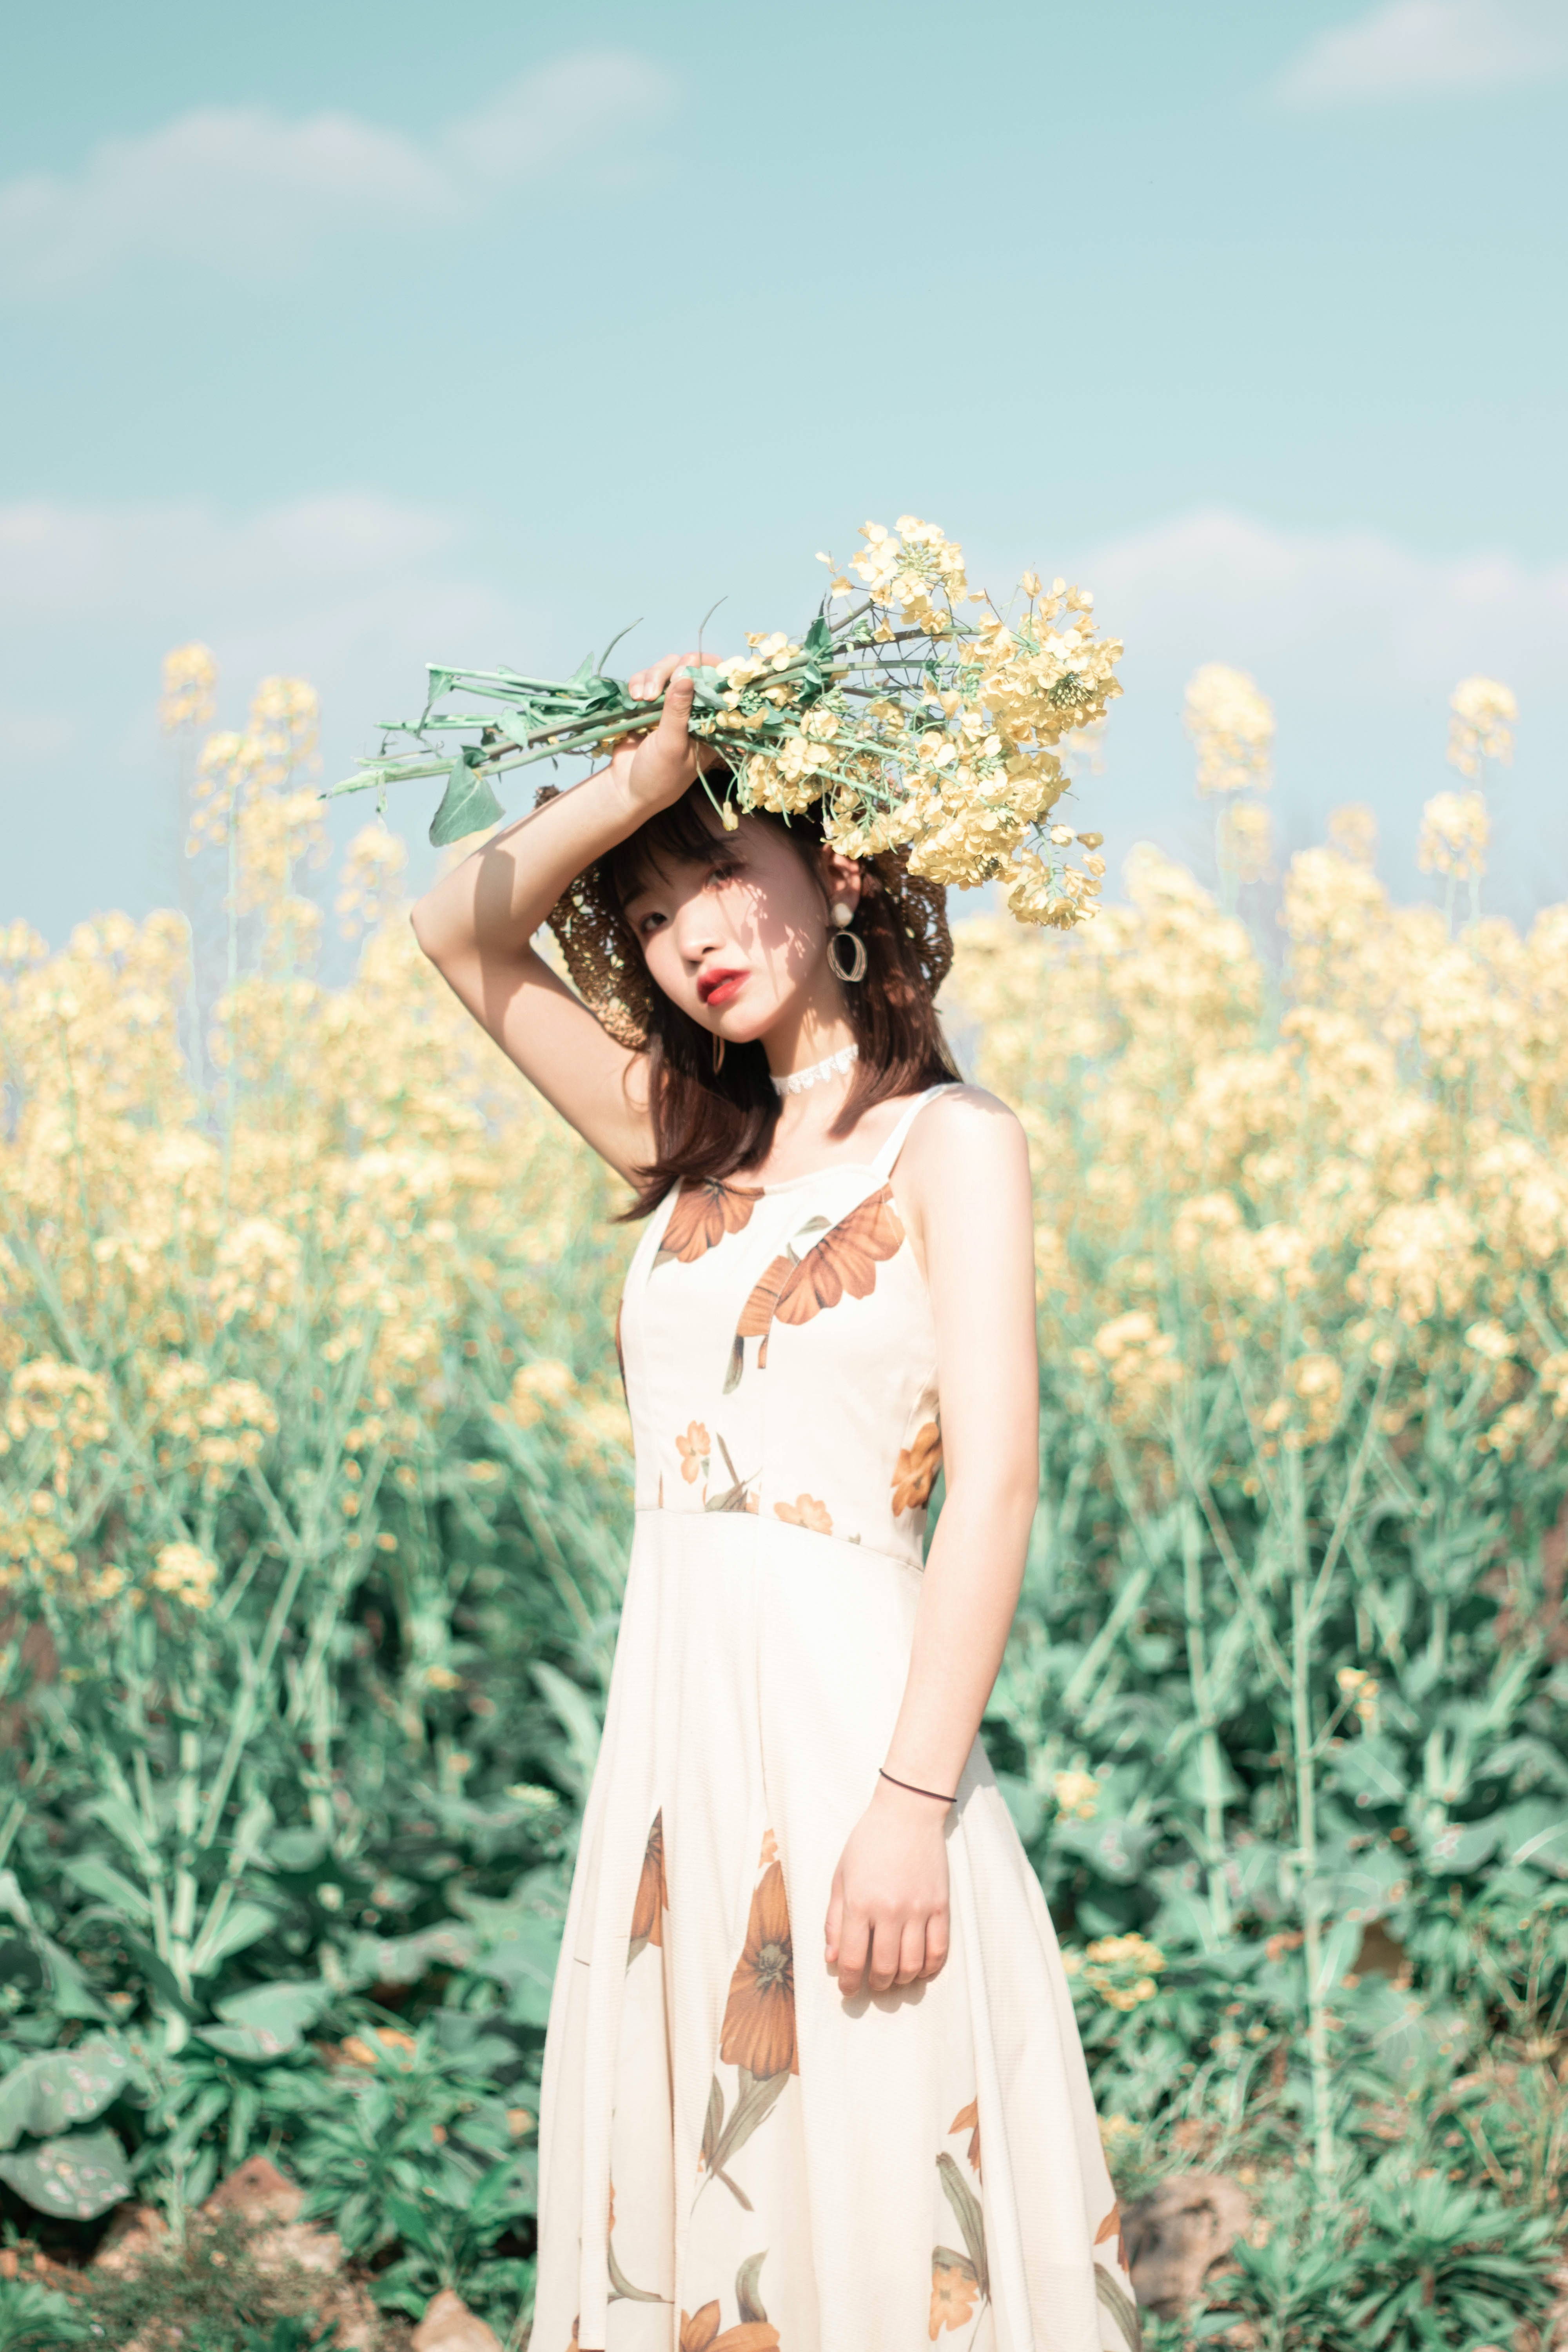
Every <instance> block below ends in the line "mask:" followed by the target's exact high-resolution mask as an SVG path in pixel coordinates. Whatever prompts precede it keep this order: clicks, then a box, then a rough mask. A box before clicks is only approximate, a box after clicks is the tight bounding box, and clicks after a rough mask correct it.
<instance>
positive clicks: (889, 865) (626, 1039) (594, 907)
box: [534, 784, 952, 1053]
mask: <svg viewBox="0 0 1568 2352" xmlns="http://www.w3.org/2000/svg"><path fill="white" fill-rule="evenodd" d="M560 791H561V786H560V785H559V784H542V785H541V786H540V788H539V790H538V792H537V793H535V795H534V806H535V807H536V808H538V807H540V806H542V803H544V802H546V801H550V800H554V799H555V798H556V797H557V796H558V794H559V793H560ZM909 856H910V854H909V851H908V849H907V848H904V849H886V850H883V851H881V852H880V853H879V855H878V856H875V857H864V858H862V859H861V860H860V863H861V865H862V866H863V867H866V868H868V870H869V871H870V872H871V873H873V874H874V875H875V876H876V877H877V879H878V881H879V883H880V884H881V887H882V891H883V894H884V896H885V897H886V898H887V899H888V901H889V905H890V907H891V908H892V909H893V911H894V913H895V914H896V915H897V917H898V919H899V920H900V923H901V924H902V925H903V928H904V929H905V931H906V932H907V933H908V935H909V939H910V944H911V945H912V947H913V948H914V951H915V956H916V960H917V961H918V962H919V964H920V967H921V972H922V973H923V974H924V977H925V983H926V986H927V988H928V989H929V990H930V991H931V994H932V996H934V995H935V994H936V992H937V990H938V989H939V988H940V987H941V986H942V982H943V981H944V980H945V979H946V977H947V973H948V968H949V966H950V965H951V964H952V933H951V932H950V931H949V929H948V928H947V893H946V890H945V889H944V888H943V887H942V884H941V883H940V882H931V881H928V880H927V879H926V877H924V876H923V875H921V874H911V873H910V867H909ZM545 919H546V921H547V922H548V923H549V925H550V928H551V929H552V931H553V932H554V934H555V937H556V939H557V940H558V941H559V943H560V948H561V952H562V955H563V957H564V959H565V962H566V969H567V971H568V972H569V973H570V974H571V977H572V983H573V986H574V988H575V989H576V990H577V992H578V994H579V995H580V996H581V997H582V998H583V1000H584V1003H585V1004H586V1005H587V1006H588V1009H589V1011H590V1012H591V1013H593V1014H594V1015H595V1018H596V1019H597V1021H598V1023H599V1024H600V1026H601V1027H602V1028H605V1029H607V1030H608V1031H609V1033H610V1034H611V1036H612V1037H614V1038H615V1039H616V1043H617V1044H618V1045H626V1046H628V1047H629V1048H630V1049H631V1051H632V1052H634V1053H637V1052H639V1051H640V1050H641V1049H642V1047H643V1046H645V1045H647V1036H648V1026H649V1024H650V1022H651V1020H652V1017H653V998H654V984H653V982H652V981H651V980H649V978H648V976H647V965H646V964H645V963H644V961H643V957H642V950H641V949H640V948H639V947H638V946H637V941H636V940H635V939H634V938H633V937H632V934H631V931H630V929H628V927H627V925H626V919H625V918H624V917H623V915H622V913H621V910H620V906H619V904H618V902H617V900H616V894H615V891H614V889H613V887H611V884H610V879H609V876H608V874H607V873H606V872H605V860H604V859H602V858H595V861H594V863H593V864H592V865H591V866H584V868H583V871H582V873H581V874H579V875H578V876H577V877H576V878H575V880H574V881H572V882H569V883H568V884H567V886H566V887H565V889H564V890H563V892H562V893H561V896H560V898H558V899H557V900H556V902H555V904H554V906H553V907H552V909H551V911H550V913H549V915H548V916H547V917H546V918H545Z"/></svg>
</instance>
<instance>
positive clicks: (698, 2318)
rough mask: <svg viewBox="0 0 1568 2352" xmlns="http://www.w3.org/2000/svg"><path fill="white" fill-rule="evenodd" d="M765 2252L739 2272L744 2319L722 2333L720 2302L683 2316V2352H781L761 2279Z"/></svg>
mask: <svg viewBox="0 0 1568 2352" xmlns="http://www.w3.org/2000/svg"><path fill="white" fill-rule="evenodd" d="M766 2260H767V2256H766V2254H765V2253H762V2254H752V2255H751V2256H750V2258H749V2259H748V2260H747V2261H745V2262H743V2263H742V2264H741V2267H740V2269H739V2271H737V2273H735V2308H736V2310H737V2311H738V2312H739V2314H740V2318H739V2320H738V2322H737V2324H736V2325H735V2326H733V2327H726V2328H725V2330H724V2332H723V2334H722V2335H721V2334H720V2333H719V2327H720V2322H721V2318H722V2316H723V2315H722V2313H721V2311H720V2308H719V2304H718V2299H717V2297H715V2299H714V2300H713V2301H712V2302H711V2303H705V2304H703V2305H700V2308H699V2309H698V2310H696V2311H693V2312H686V2311H683V2312H682V2313H681V2315H680V2352H777V2346H778V2340H779V2332H778V2329H777V2328H776V2327H774V2326H773V2325H772V2323H771V2321H770V2320H769V2318H768V2315H767V2313H766V2312H765V2311H764V2310H763V2306H762V2302H761V2299H760V2296H759V2294H758V2284H757V2282H758V2276H759V2273H761V2270H762V2267H763V2263H764V2262H765V2261H766Z"/></svg>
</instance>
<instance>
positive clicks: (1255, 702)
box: [1185, 662, 1274, 793]
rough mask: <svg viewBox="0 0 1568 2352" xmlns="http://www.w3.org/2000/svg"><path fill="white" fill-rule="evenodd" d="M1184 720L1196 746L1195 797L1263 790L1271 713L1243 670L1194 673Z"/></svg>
mask: <svg viewBox="0 0 1568 2352" xmlns="http://www.w3.org/2000/svg"><path fill="white" fill-rule="evenodd" d="M1185 721H1186V729H1187V732H1188V734H1189V735H1190V736H1191V737H1192V739H1193V741H1194V743H1195V744H1196V746H1197V753H1198V790H1199V792H1200V793H1240V792H1247V791H1248V790H1250V791H1253V792H1266V791H1267V790H1268V784H1269V782H1270V777H1271V769H1270V757H1271V753H1272V750H1273V743H1274V709H1273V705H1272V704H1271V703H1270V702H1269V699H1268V696H1267V695H1266V694H1264V693H1263V692H1262V691H1261V690H1260V688H1258V684H1257V682H1256V680H1255V679H1253V678H1250V677H1248V676H1247V672H1246V671H1245V670H1241V669H1230V668H1228V667H1226V664H1225V663H1224V662H1205V665H1204V667H1203V668H1202V669H1200V670H1197V671H1194V675H1193V677H1192V678H1191V680H1190V681H1189V683H1188V687H1187V699H1186V710H1185Z"/></svg>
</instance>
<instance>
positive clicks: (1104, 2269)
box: [1094, 2199, 1143, 2352]
mask: <svg viewBox="0 0 1568 2352" xmlns="http://www.w3.org/2000/svg"><path fill="white" fill-rule="evenodd" d="M1112 2240H1114V2241H1115V2244H1116V2258H1115V2259H1116V2269H1117V2270H1118V2271H1120V2272H1121V2278H1118V2277H1117V2276H1116V2273H1115V2272H1113V2271H1112V2270H1111V2269H1110V2266H1109V2265H1108V2264H1107V2263H1102V2262H1100V2259H1099V2257H1098V2256H1096V2259H1095V2264H1094V2291H1095V2293H1096V2294H1098V2295H1099V2297H1100V2302H1101V2303H1102V2304H1103V2305H1105V2308H1106V2310H1107V2311H1108V2312H1109V2313H1110V2316H1111V2318H1112V2319H1113V2320H1114V2321H1115V2323H1116V2331H1117V2334H1118V2335H1119V2336H1121V2341H1122V2342H1123V2344H1124V2345H1125V2346H1126V2347H1127V2352H1143V2329H1142V2324H1141V2322H1140V2320H1139V2317H1138V2306H1137V2305H1136V2304H1135V2303H1134V2302H1133V2300H1132V2296H1131V2293H1130V2291H1129V2290H1130V2289H1131V2284H1132V2277H1131V2272H1130V2271H1129V2269H1128V2267H1127V2240H1126V2238H1125V2236H1124V2235H1123V2234H1122V2227H1121V2200H1120V2199H1118V2200H1117V2202H1116V2203H1115V2204H1114V2205H1113V2206H1112V2207H1111V2209H1110V2212H1109V2213H1108V2214H1107V2215H1106V2217H1105V2219H1104V2221H1102V2222H1101V2223H1100V2227H1099V2229H1098V2230H1097V2231H1095V2233H1094V2242H1095V2244H1096V2246H1106V2245H1109V2244H1110V2242H1111V2241H1112ZM1122 2279H1125V2280H1126V2282H1127V2284H1126V2285H1125V2286H1124V2285H1123V2284H1122Z"/></svg>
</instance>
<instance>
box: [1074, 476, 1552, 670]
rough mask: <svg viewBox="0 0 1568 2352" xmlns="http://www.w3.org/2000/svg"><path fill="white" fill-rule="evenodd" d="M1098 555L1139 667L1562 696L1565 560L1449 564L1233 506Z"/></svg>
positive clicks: (1096, 564)
mask: <svg viewBox="0 0 1568 2352" xmlns="http://www.w3.org/2000/svg"><path fill="white" fill-rule="evenodd" d="M1091 561H1092V566H1093V577H1094V585H1095V587H1096V589H1097V591H1098V592H1099V594H1098V598H1097V601H1098V603H1099V604H1100V607H1101V608H1102V610H1103V612H1104V614H1105V618H1106V623H1107V625H1108V626H1111V625H1113V626H1114V627H1115V629H1116V632H1117V634H1118V635H1121V636H1124V637H1125V638H1126V639H1127V641H1128V643H1129V645H1130V646H1131V647H1132V649H1133V660H1134V663H1136V662H1137V661H1138V659H1139V658H1140V656H1142V658H1145V659H1147V658H1150V657H1151V656H1152V657H1154V658H1157V659H1158V660H1159V662H1160V663H1161V665H1162V666H1163V667H1165V666H1171V667H1176V668H1181V667H1182V666H1183V665H1184V664H1187V663H1191V664H1193V665H1194V666H1195V664H1196V663H1198V662H1200V661H1209V660H1213V659H1215V658H1219V659H1222V660H1227V661H1229V660H1237V659H1245V660H1246V661H1247V662H1249V663H1250V664H1252V665H1253V666H1255V667H1258V670H1259V673H1260V675H1264V674H1265V673H1268V674H1271V675H1272V676H1273V677H1278V678H1279V680H1280V681H1281V682H1282V683H1284V684H1286V685H1287V686H1288V687H1289V686H1296V687H1304V686H1306V685H1307V684H1308V682H1309V681H1310V680H1312V679H1316V680H1317V681H1318V682H1319V685H1318V690H1319V692H1320V693H1321V695H1322V696H1323V697H1325V698H1328V699H1329V700H1333V699H1339V700H1341V701H1345V700H1348V699H1352V698H1355V699H1360V698H1363V697H1373V696H1375V697H1378V698H1384V699H1394V698H1403V697H1405V696H1410V695H1415V696H1419V697H1421V698H1430V697H1431V696H1434V695H1437V694H1441V695H1443V696H1446V695H1447V692H1448V689H1449V688H1450V687H1451V686H1452V685H1453V684H1454V683H1455V681H1456V680H1457V679H1458V677H1461V676H1462V675H1464V674H1465V673H1466V672H1467V671H1470V670H1476V669H1482V670H1490V671H1491V672H1492V673H1493V674H1494V675H1497V676H1500V677H1506V678H1508V679H1509V680H1510V682H1511V683H1513V684H1515V685H1516V686H1519V687H1520V688H1521V689H1534V688H1539V689H1540V690H1541V691H1542V693H1545V692H1546V691H1547V689H1548V688H1551V690H1552V694H1553V697H1554V698H1558V699H1561V698H1562V690H1561V674H1562V647H1563V641H1564V638H1565V637H1568V563H1560V564H1547V565H1542V566H1539V567H1532V566H1530V565H1527V564H1522V563H1520V562H1516V561H1515V560H1514V559H1513V558H1511V557H1508V556H1502V555H1476V556H1469V557H1465V558H1461V559H1458V560H1440V559H1435V558H1431V557H1426V556H1421V555H1416V554H1414V553H1412V552H1411V551H1410V550H1409V549H1407V548H1401V547H1399V546H1396V545H1395V544H1394V542H1393V541H1390V540H1387V539H1384V538H1381V537H1379V536H1378V535H1377V534H1375V533H1373V532H1371V531H1357V530H1344V531H1290V530H1276V529H1274V528H1272V527H1271V526H1270V525H1268V524H1267V523H1261V522H1258V521H1254V520H1249V519H1247V518H1246V517H1244V516H1240V515H1236V514H1229V513H1224V512H1220V513H1207V514H1196V515H1192V516H1187V517H1184V518H1183V519H1182V520H1178V521H1176V522H1173V523H1170V524H1166V525H1163V526H1161V527H1160V528H1158V529H1156V530H1149V531H1144V532H1141V533H1138V534H1137V535H1135V536H1133V537H1131V538H1127V539H1122V540H1118V541H1111V542H1110V543H1109V544H1108V545H1106V546H1104V547H1102V548H1101V549H1100V551H1098V553H1096V554H1095V555H1094V556H1093V558H1092V559H1091ZM1086 576H1087V575H1086ZM1264 682H1265V683H1266V684H1268V683H1269V676H1267V675H1265V676H1264Z"/></svg>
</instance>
